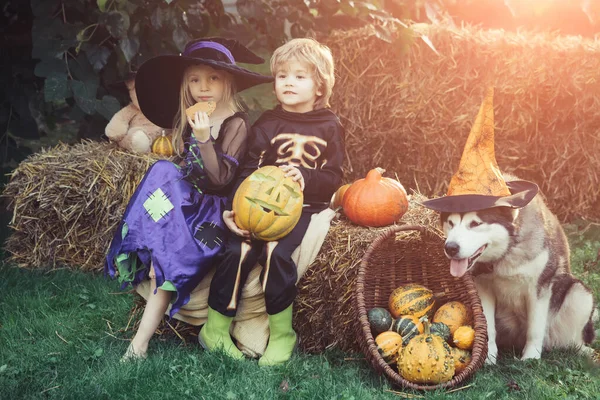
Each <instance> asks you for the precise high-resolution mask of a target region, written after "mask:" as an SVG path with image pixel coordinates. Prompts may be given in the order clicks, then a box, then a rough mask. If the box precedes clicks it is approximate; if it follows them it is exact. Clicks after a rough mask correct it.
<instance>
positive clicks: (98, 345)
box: [0, 236, 600, 400]
mask: <svg viewBox="0 0 600 400" xmlns="http://www.w3.org/2000/svg"><path fill="white" fill-rule="evenodd" d="M571 241H572V244H573V246H574V248H573V257H572V258H573V267H574V270H575V271H576V273H577V275H578V276H580V277H581V278H582V279H583V280H584V281H585V282H586V283H587V284H589V285H590V286H591V287H592V288H593V290H594V292H595V295H596V298H600V265H599V264H598V262H597V260H596V257H597V252H598V248H600V242H598V241H595V240H588V239H587V238H585V237H580V236H573V237H572V239H571ZM0 277H1V279H0V399H38V398H40V399H41V398H44V399H45V398H59V399H96V398H101V399H104V398H105V399H137V398H139V399H154V398H156V399H159V398H160V399H171V398H172V399H188V398H189V399H201V398H204V399H242V398H244V399H273V398H277V399H397V398H400V397H398V396H396V395H394V394H393V393H390V392H388V390H398V389H394V388H391V387H390V386H389V384H388V383H387V381H386V380H385V379H384V378H383V377H380V376H378V375H376V374H375V373H374V372H372V370H371V369H370V368H369V367H368V365H367V363H366V362H365V361H364V360H363V359H362V355H360V354H344V353H341V352H337V351H330V352H327V353H325V354H323V355H305V354H298V355H295V356H294V357H293V358H292V360H291V362H290V363H288V364H287V365H285V366H282V367H278V368H260V367H258V365H257V363H256V362H255V361H245V362H235V361H231V360H229V359H227V358H226V357H225V356H223V355H221V354H211V353H206V352H203V351H202V350H201V349H200V348H199V346H198V345H197V343H195V342H194V341H190V342H188V343H183V342H182V341H181V340H180V339H178V338H177V337H176V336H174V335H165V336H166V337H161V338H160V339H154V340H153V341H152V342H151V345H150V349H149V352H150V354H151V355H150V357H149V358H148V360H146V361H145V362H141V363H129V364H121V363H119V358H120V357H121V355H122V353H123V352H124V351H125V348H126V347H127V343H128V342H127V340H128V339H130V338H131V336H132V334H133V332H132V330H131V325H132V324H133V321H129V316H130V311H131V308H132V305H133V303H134V299H135V297H134V294H132V293H123V292H120V291H119V290H118V285H117V283H116V282H114V281H109V280H106V279H105V278H104V277H102V276H100V275H92V274H86V273H82V272H78V271H72V270H67V269H63V270H55V271H43V270H36V271H29V270H23V269H18V268H15V267H12V266H8V265H2V266H0ZM595 347H596V348H599V347H600V346H599V343H598V342H596V343H595ZM468 384H471V385H472V386H470V387H469V388H467V389H465V390H461V391H458V392H455V393H451V394H447V393H444V392H437V393H425V397H426V398H427V399H446V398H449V399H486V398H489V399H494V400H497V399H515V398H519V399H535V400H538V399H600V372H599V369H598V368H597V367H594V366H592V365H591V364H590V363H589V361H587V360H585V359H583V358H581V357H578V356H577V355H575V354H573V353H572V352H569V351H554V352H550V353H547V354H545V355H544V357H543V359H542V360H537V361H528V362H521V361H518V360H516V359H515V358H514V356H513V355H510V354H504V355H503V358H502V359H501V360H500V362H499V364H498V365H496V366H493V367H485V368H483V369H482V370H480V371H479V372H478V373H477V374H476V375H475V377H474V378H473V379H472V380H471V381H469V382H468ZM421 394H423V393H421Z"/></svg>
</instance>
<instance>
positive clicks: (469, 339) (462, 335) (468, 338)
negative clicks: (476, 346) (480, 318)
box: [452, 326, 475, 350]
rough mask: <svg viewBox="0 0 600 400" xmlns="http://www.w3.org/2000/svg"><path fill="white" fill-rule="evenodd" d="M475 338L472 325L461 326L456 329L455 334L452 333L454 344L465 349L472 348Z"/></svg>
mask: <svg viewBox="0 0 600 400" xmlns="http://www.w3.org/2000/svg"><path fill="white" fill-rule="evenodd" d="M474 340H475V330H474V329H473V328H471V327H470V326H460V327H458V329H456V330H455V331H454V335H452V342H453V343H454V345H455V346H456V347H458V348H459V349H463V350H470V349H472V348H473V341H474Z"/></svg>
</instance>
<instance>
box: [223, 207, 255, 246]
mask: <svg viewBox="0 0 600 400" xmlns="http://www.w3.org/2000/svg"><path fill="white" fill-rule="evenodd" d="M234 216H235V213H234V212H233V211H227V210H225V211H223V222H225V225H226V226H227V227H228V228H229V230H230V231H231V232H233V233H235V234H236V235H238V236H240V237H243V238H245V239H250V232H248V231H246V230H244V229H240V228H239V227H238V226H237V224H236V223H235V220H234V219H233V217H234Z"/></svg>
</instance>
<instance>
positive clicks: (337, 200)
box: [329, 183, 352, 210]
mask: <svg viewBox="0 0 600 400" xmlns="http://www.w3.org/2000/svg"><path fill="white" fill-rule="evenodd" d="M350 185H352V184H351V183H346V184H345V185H342V186H340V188H339V189H338V190H336V192H335V193H334V194H333V196H331V201H330V202H329V208H331V209H332V210H335V209H336V208H338V207H341V206H342V201H343V200H344V195H345V194H346V191H347V190H348V188H349V187H350Z"/></svg>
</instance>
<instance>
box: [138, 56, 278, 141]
mask: <svg viewBox="0 0 600 400" xmlns="http://www.w3.org/2000/svg"><path fill="white" fill-rule="evenodd" d="M190 65H208V66H210V67H212V68H214V69H218V70H222V71H226V72H228V73H230V74H231V75H232V76H233V79H234V81H235V86H236V90H237V92H241V91H242V90H245V89H248V88H250V87H252V86H256V85H259V84H261V83H268V82H272V81H273V77H271V76H266V75H261V74H259V73H256V72H253V71H249V70H247V69H245V68H242V67H240V66H237V65H234V64H227V63H224V62H220V61H214V60H204V59H198V58H194V57H186V56H175V55H164V56H158V57H154V58H152V59H150V60H148V61H146V62H145V63H144V64H142V66H141V67H140V69H139V70H138V71H137V74H136V77H135V91H136V94H137V98H138V102H139V105H140V110H141V111H142V113H143V114H144V116H145V117H146V118H148V119H149V120H150V121H151V122H152V123H154V124H156V125H158V126H160V127H162V128H166V129H171V128H173V119H174V118H175V114H177V112H178V110H179V90H180V87H181V81H182V79H183V72H184V71H185V69H186V68H187V67H189V66H190Z"/></svg>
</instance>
